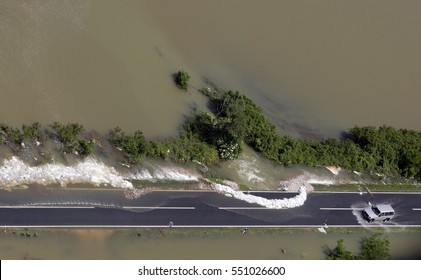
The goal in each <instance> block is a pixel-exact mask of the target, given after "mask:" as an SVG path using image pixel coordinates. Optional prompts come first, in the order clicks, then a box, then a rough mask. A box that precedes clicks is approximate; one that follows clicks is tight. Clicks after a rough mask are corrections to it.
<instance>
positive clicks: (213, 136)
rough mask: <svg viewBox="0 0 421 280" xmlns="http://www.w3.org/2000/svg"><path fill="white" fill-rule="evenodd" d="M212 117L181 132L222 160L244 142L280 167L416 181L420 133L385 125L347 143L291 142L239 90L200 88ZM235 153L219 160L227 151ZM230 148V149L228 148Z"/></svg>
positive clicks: (354, 133) (420, 174)
mask: <svg viewBox="0 0 421 280" xmlns="http://www.w3.org/2000/svg"><path fill="white" fill-rule="evenodd" d="M200 92H201V93H202V94H204V95H206V96H207V97H209V98H210V100H211V102H212V105H213V111H214V115H211V114H204V113H202V114H198V115H196V116H195V118H194V120H193V121H189V122H188V123H187V125H186V126H185V128H187V130H188V131H191V132H192V133H193V134H195V135H198V137H199V139H200V140H202V141H205V142H207V143H208V144H210V145H213V146H215V147H217V148H218V150H219V154H220V158H221V159H233V158H236V156H238V153H239V152H240V151H241V143H242V141H244V142H245V143H247V144H248V145H250V146H251V147H252V148H254V149H255V150H256V151H258V152H259V153H261V154H262V155H263V156H264V157H266V158H268V159H271V160H274V161H276V162H278V163H280V164H284V165H289V164H303V165H308V166H326V165H339V166H341V167H344V168H346V169H350V170H356V171H363V170H374V171H378V172H383V173H387V174H392V175H395V174H400V175H402V176H405V177H408V178H415V179H421V132H417V131H413V130H407V129H399V130H398V129H395V128H392V127H389V126H382V127H379V128H374V127H369V126H367V127H354V128H353V129H351V130H349V139H346V140H342V141H339V140H336V139H328V140H325V141H321V142H319V141H312V140H296V139H292V138H291V137H288V136H280V135H279V134H278V133H277V132H276V127H275V125H273V124H272V123H271V122H270V121H269V120H268V119H266V118H265V116H264V115H263V113H262V109H261V108H259V107H258V106H257V105H256V104H254V103H253V101H251V100H250V99H249V98H247V97H246V96H244V95H243V94H240V93H239V92H232V91H228V92H226V93H219V92H218V91H215V90H211V89H202V90H201V91H200ZM237 144H239V146H238V147H239V149H238V150H235V152H233V153H232V155H233V156H231V155H229V156H224V153H223V152H222V151H223V150H226V149H227V147H230V148H232V147H235V146H236V145H237ZM228 150H229V148H228Z"/></svg>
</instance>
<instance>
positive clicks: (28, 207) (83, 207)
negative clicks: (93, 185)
mask: <svg viewBox="0 0 421 280" xmlns="http://www.w3.org/2000/svg"><path fill="white" fill-rule="evenodd" d="M0 208H7V209H45V208H52V209H94V208H95V207H94V206H5V205H2V206H0Z"/></svg>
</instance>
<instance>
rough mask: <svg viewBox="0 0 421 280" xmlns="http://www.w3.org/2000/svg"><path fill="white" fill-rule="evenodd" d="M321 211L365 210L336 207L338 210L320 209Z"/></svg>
mask: <svg viewBox="0 0 421 280" xmlns="http://www.w3.org/2000/svg"><path fill="white" fill-rule="evenodd" d="M319 209H320V210H326V211H330V210H333V211H347V210H348V211H349V210H363V209H364V208H345V207H342V208H341V207H336V208H319Z"/></svg>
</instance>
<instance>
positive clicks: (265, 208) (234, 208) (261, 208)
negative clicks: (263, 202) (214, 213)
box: [218, 207, 276, 210]
mask: <svg viewBox="0 0 421 280" xmlns="http://www.w3.org/2000/svg"><path fill="white" fill-rule="evenodd" d="M218 209H221V210H276V209H274V208H267V207H218Z"/></svg>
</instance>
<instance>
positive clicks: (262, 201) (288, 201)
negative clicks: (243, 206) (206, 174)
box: [211, 183, 307, 209]
mask: <svg viewBox="0 0 421 280" xmlns="http://www.w3.org/2000/svg"><path fill="white" fill-rule="evenodd" d="M211 186H212V188H213V189H214V190H216V191H218V192H220V193H223V194H225V195H230V196H232V197H234V198H236V199H240V200H243V201H246V202H248V203H255V204H258V205H261V206H264V207H267V208H271V209H284V208H294V207H299V206H301V205H303V204H304V202H305V201H306V199H307V190H306V187H305V186H302V187H301V188H300V189H299V193H298V195H296V196H294V197H291V198H283V199H267V198H264V197H260V196H255V195H251V194H245V193H243V192H241V191H237V190H234V189H232V188H230V187H229V186H226V185H221V184H217V183H211Z"/></svg>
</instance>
